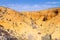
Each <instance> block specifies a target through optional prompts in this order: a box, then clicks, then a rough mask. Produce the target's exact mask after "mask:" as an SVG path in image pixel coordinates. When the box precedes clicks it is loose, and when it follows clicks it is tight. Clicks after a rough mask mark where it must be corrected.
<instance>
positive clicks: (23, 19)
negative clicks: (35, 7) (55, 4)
mask: <svg viewBox="0 0 60 40" xmlns="http://www.w3.org/2000/svg"><path fill="white" fill-rule="evenodd" d="M0 40H60V8H51V9H47V10H41V11H33V12H16V11H15V10H12V9H10V8H6V7H0Z"/></svg>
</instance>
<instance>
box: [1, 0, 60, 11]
mask: <svg viewBox="0 0 60 40" xmlns="http://www.w3.org/2000/svg"><path fill="white" fill-rule="evenodd" d="M0 6H4V7H8V8H11V9H14V10H16V11H36V10H43V9H48V8H54V7H60V0H0Z"/></svg>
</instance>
